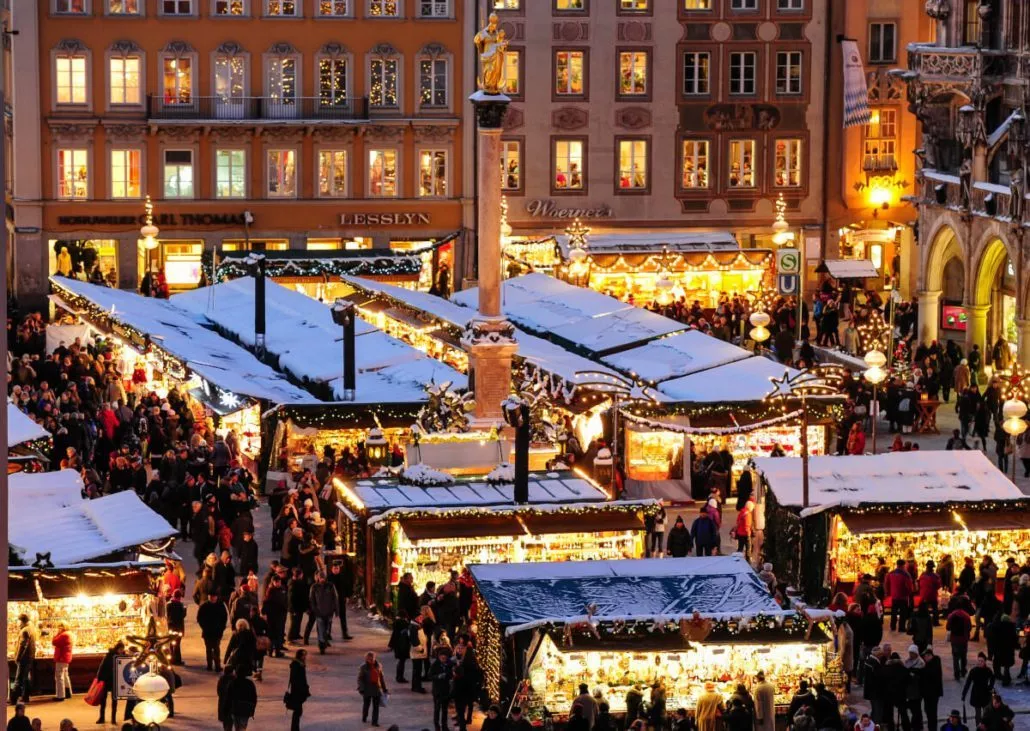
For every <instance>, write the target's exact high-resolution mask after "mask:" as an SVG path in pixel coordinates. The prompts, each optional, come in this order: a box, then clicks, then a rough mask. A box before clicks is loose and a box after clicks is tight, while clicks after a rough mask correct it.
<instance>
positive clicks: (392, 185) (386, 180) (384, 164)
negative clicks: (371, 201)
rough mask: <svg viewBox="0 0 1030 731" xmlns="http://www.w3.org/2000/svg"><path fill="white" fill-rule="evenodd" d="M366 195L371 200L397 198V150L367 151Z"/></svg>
mask: <svg viewBox="0 0 1030 731" xmlns="http://www.w3.org/2000/svg"><path fill="white" fill-rule="evenodd" d="M368 194H369V195H370V196H372V197H373V198H396V197H397V195H398V190H397V150H369V151H368Z"/></svg>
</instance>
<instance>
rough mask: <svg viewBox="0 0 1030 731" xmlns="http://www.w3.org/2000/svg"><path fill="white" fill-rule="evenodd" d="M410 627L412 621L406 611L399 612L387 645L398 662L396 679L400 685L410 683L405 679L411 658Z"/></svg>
mask: <svg viewBox="0 0 1030 731" xmlns="http://www.w3.org/2000/svg"><path fill="white" fill-rule="evenodd" d="M410 626H411V621H410V620H409V619H408V615H407V613H406V612H404V610H401V611H400V612H398V614H397V618H396V619H395V620H393V632H392V633H391V634H390V642H389V644H387V647H388V648H389V649H391V650H393V656H394V658H396V660H397V673H396V675H395V676H394V679H395V680H396V681H397V683H398V684H400V683H407V682H408V679H407V678H405V677H404V666H405V664H407V662H408V658H410V657H411V635H410V633H409V631H408V630H409V628H410Z"/></svg>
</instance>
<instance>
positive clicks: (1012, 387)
mask: <svg viewBox="0 0 1030 731" xmlns="http://www.w3.org/2000/svg"><path fill="white" fill-rule="evenodd" d="M994 377H995V378H997V379H998V381H999V382H1000V383H1001V391H1002V393H1001V398H1002V399H1003V400H1005V401H1008V400H1010V399H1014V400H1016V401H1027V400H1030V380H1028V377H1030V373H1027V371H1026V369H1025V368H1024V367H1023V366H1022V365H1020V364H1019V363H1013V364H1012V366H1011V370H1010V371H1009V372H1008V373H996V374H995V376H994Z"/></svg>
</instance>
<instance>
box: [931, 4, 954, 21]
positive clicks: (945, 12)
mask: <svg viewBox="0 0 1030 731" xmlns="http://www.w3.org/2000/svg"><path fill="white" fill-rule="evenodd" d="M926 14H927V15H929V16H930V17H931V18H933V19H934V20H947V19H948V16H950V15H951V0H926Z"/></svg>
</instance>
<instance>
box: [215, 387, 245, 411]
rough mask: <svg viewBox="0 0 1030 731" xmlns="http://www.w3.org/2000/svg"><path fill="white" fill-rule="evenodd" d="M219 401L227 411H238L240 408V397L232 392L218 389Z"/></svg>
mask: <svg viewBox="0 0 1030 731" xmlns="http://www.w3.org/2000/svg"><path fill="white" fill-rule="evenodd" d="M218 401H219V402H220V403H221V404H222V406H224V407H225V408H227V409H233V410H236V409H238V408H239V407H240V397H239V396H237V395H236V394H234V393H233V392H232V391H225V390H223V389H221V388H220V389H218Z"/></svg>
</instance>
